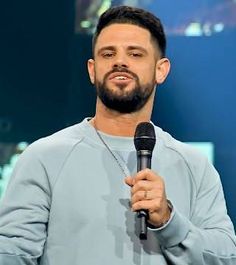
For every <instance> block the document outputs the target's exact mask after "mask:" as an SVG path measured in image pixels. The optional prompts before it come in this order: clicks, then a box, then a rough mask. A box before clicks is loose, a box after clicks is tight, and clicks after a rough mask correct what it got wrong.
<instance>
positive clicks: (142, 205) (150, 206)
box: [132, 196, 162, 213]
mask: <svg viewBox="0 0 236 265" xmlns="http://www.w3.org/2000/svg"><path fill="white" fill-rule="evenodd" d="M161 200H162V197H161V196H160V197H159V198H157V197H156V198H155V200H141V201H137V202H135V203H134V204H132V210H133V211H139V210H147V211H148V212H149V213H153V212H155V211H158V209H159V208H160V202H161Z"/></svg>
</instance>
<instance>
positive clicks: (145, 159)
mask: <svg viewBox="0 0 236 265" xmlns="http://www.w3.org/2000/svg"><path fill="white" fill-rule="evenodd" d="M155 143H156V135H155V130H154V126H153V125H152V124H151V123H150V122H141V123H139V124H138V125H137V127H136V130H135V135H134V145H135V148H136V153H137V172H138V171H140V170H142V169H145V168H151V159H152V151H153V149H154V146H155ZM137 217H138V218H139V226H140V231H139V238H140V239H147V219H148V212H147V211H146V210H139V211H138V213H137Z"/></svg>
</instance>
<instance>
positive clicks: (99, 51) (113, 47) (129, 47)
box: [97, 45, 147, 54]
mask: <svg viewBox="0 0 236 265" xmlns="http://www.w3.org/2000/svg"><path fill="white" fill-rule="evenodd" d="M127 49H128V50H129V51H132V50H140V51H142V52H144V53H147V50H146V49H145V48H143V47H142V46H139V45H130V46H128V47H127ZM106 50H110V51H115V50H116V48H115V46H112V45H108V46H104V47H102V48H100V49H99V50H98V51H97V54H100V53H101V52H103V51H106Z"/></svg>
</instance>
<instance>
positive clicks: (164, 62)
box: [156, 58, 170, 85]
mask: <svg viewBox="0 0 236 265" xmlns="http://www.w3.org/2000/svg"><path fill="white" fill-rule="evenodd" d="M169 71H170V61H169V60H168V59H167V58H161V59H160V60H158V61H157V63H156V82H157V84H158V85H159V84H162V83H163V82H164V81H165V79H166V77H167V75H168V73H169Z"/></svg>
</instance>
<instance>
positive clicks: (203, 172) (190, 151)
mask: <svg viewBox="0 0 236 265" xmlns="http://www.w3.org/2000/svg"><path fill="white" fill-rule="evenodd" d="M155 130H156V135H157V145H158V141H159V145H160V147H159V149H160V151H159V152H161V154H162V155H163V156H165V159H166V160H168V161H172V162H171V163H174V164H175V165H176V166H177V168H180V167H185V168H186V169H187V170H188V172H189V173H190V175H191V176H192V178H193V180H194V182H195V184H197V185H199V184H200V182H201V181H202V180H203V179H204V178H206V177H207V178H208V179H209V181H212V182H213V183H217V182H219V175H218V172H217V171H216V169H215V168H214V166H213V165H212V163H211V162H210V161H209V159H208V158H207V157H206V155H205V154H204V153H203V152H201V151H200V150H198V149H197V148H196V147H194V146H192V145H190V144H188V143H184V142H181V141H179V140H177V139H175V138H174V137H172V136H171V135H170V134H169V133H167V132H165V131H163V130H162V129H160V128H159V127H156V126H155Z"/></svg>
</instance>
